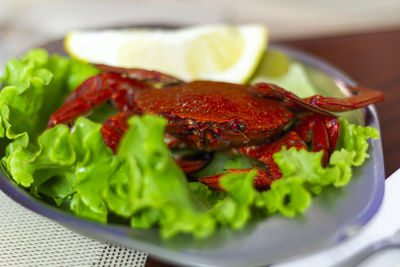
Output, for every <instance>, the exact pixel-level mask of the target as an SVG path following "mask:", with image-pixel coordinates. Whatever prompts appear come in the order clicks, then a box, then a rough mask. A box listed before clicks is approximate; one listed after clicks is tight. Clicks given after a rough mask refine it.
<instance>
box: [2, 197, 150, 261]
mask: <svg viewBox="0 0 400 267" xmlns="http://www.w3.org/2000/svg"><path fill="white" fill-rule="evenodd" d="M146 258H147V254H146V253H144V252H141V251H137V250H132V249H127V248H123V247H118V246H115V245H110V244H106V243H102V242H99V241H95V240H92V239H89V238H86V237H83V236H81V235H79V234H76V233H74V232H72V231H70V230H69V229H66V228H65V227H63V226H61V225H59V224H57V223H56V222H54V221H51V220H49V219H47V218H45V217H43V216H41V215H38V214H36V213H34V212H32V211H30V210H28V209H26V208H25V207H22V206H21V205H19V204H18V203H16V202H14V201H13V200H12V199H10V198H9V197H8V196H6V195H5V194H4V193H3V192H2V191H0V266H21V267H22V266H23V267H28V266H68V267H73V266H79V267H82V266H104V267H105V266H113V267H119V266H121V267H122V266H144V265H145V262H146Z"/></svg>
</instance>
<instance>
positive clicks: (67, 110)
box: [47, 73, 149, 128]
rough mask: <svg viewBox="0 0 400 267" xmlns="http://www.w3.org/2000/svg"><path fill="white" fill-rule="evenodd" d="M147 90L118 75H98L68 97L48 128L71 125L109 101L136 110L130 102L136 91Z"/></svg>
mask: <svg viewBox="0 0 400 267" xmlns="http://www.w3.org/2000/svg"><path fill="white" fill-rule="evenodd" d="M146 89H149V86H148V85H146V84H144V83H142V82H139V81H135V80H131V79H128V78H123V77H121V76H119V75H117V74H112V73H108V74H105V73H103V74H98V75H96V76H93V77H91V78H89V79H87V80H86V81H85V82H83V83H82V84H81V85H80V86H79V87H78V88H77V89H76V90H75V91H73V92H71V94H70V95H68V97H67V99H66V101H65V103H64V105H63V106H62V107H61V108H60V109H58V110H57V111H56V112H54V113H53V114H52V115H51V117H50V120H49V122H48V124H47V127H48V128H51V127H53V126H55V125H56V124H59V123H70V122H72V121H73V120H75V119H76V118H77V117H78V116H82V115H86V114H87V113H89V112H90V111H91V110H92V109H93V108H95V107H97V106H99V105H101V104H103V103H104V102H106V101H107V100H109V99H112V100H114V102H115V103H116V104H117V106H118V108H119V109H120V110H135V106H134V103H132V102H133V101H130V100H132V99H133V98H134V97H133V95H134V93H135V91H137V90H146Z"/></svg>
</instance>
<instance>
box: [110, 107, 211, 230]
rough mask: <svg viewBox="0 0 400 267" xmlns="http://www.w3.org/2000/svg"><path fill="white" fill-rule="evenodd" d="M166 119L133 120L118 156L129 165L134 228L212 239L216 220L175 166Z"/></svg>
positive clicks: (130, 201) (129, 194) (129, 197)
mask: <svg viewBox="0 0 400 267" xmlns="http://www.w3.org/2000/svg"><path fill="white" fill-rule="evenodd" d="M166 123H167V121H166V120H165V119H163V118H159V117H155V116H150V115H145V116H143V117H142V118H139V117H133V118H131V119H130V120H129V124H130V129H129V130H128V132H127V133H126V134H125V135H124V137H123V139H122V142H121V145H120V148H119V150H118V156H120V158H121V160H123V161H124V162H126V163H127V164H128V169H129V177H130V179H131V181H130V185H129V186H128V188H129V189H130V192H126V194H125V195H126V196H127V199H126V201H127V202H129V204H130V205H129V207H130V209H131V210H132V217H131V225H132V226H133V227H145V228H147V227H150V226H152V225H153V224H155V223H157V224H158V225H159V226H160V228H161V229H160V230H161V235H162V236H163V237H165V238H168V237H171V236H173V235H175V234H176V233H178V232H189V233H193V234H194V235H195V236H198V237H202V236H208V235H209V234H210V233H211V232H213V230H214V228H215V222H214V220H213V219H212V218H211V217H210V216H209V215H208V214H207V213H206V212H205V211H202V210H201V209H200V208H199V207H198V206H197V205H195V203H196V201H195V198H194V196H195V195H194V194H192V193H191V191H190V188H189V184H188V182H187V180H186V177H185V175H184V173H183V172H182V170H181V169H180V168H179V167H178V165H176V164H175V162H174V161H173V159H172V158H171V156H170V153H171V152H170V151H169V149H168V147H167V146H166V144H165V143H164V128H165V125H166Z"/></svg>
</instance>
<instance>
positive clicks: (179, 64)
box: [64, 24, 267, 83]
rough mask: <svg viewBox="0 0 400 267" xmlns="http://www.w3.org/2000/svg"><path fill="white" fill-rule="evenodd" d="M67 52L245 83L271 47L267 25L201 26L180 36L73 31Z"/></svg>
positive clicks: (155, 31) (130, 65) (110, 62)
mask: <svg viewBox="0 0 400 267" xmlns="http://www.w3.org/2000/svg"><path fill="white" fill-rule="evenodd" d="M64 45H65V49H66V51H67V52H68V53H69V54H70V55H71V56H72V57H75V58H77V59H80V60H84V61H88V62H91V63H101V64H107V65H111V66H118V67H125V68H143V69H149V70H157V71H160V72H164V73H166V74H169V75H173V76H175V77H177V78H180V79H183V80H186V81H191V80H214V81H225V82H233V83H244V82H246V81H247V80H248V79H249V78H250V77H251V76H252V74H253V73H254V71H255V70H256V68H257V65H258V63H259V62H260V60H261V57H262V55H263V54H264V51H265V49H266V46H267V29H266V28H265V27H264V26H263V25H259V24H249V25H237V26H232V25H202V26H193V27H187V28H181V29H177V30H165V29H128V30H105V31H74V32H71V33H69V34H68V35H67V36H66V38H65V41H64Z"/></svg>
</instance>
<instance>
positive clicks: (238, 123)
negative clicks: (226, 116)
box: [230, 119, 247, 132]
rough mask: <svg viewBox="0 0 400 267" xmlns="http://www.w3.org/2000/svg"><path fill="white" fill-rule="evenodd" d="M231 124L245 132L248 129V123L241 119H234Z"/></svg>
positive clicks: (233, 127) (232, 126)
mask: <svg viewBox="0 0 400 267" xmlns="http://www.w3.org/2000/svg"><path fill="white" fill-rule="evenodd" d="M230 126H231V129H232V130H236V131H240V132H243V131H245V130H246V129H247V124H246V123H245V122H244V121H242V120H241V119H233V120H232V121H231V122H230Z"/></svg>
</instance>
